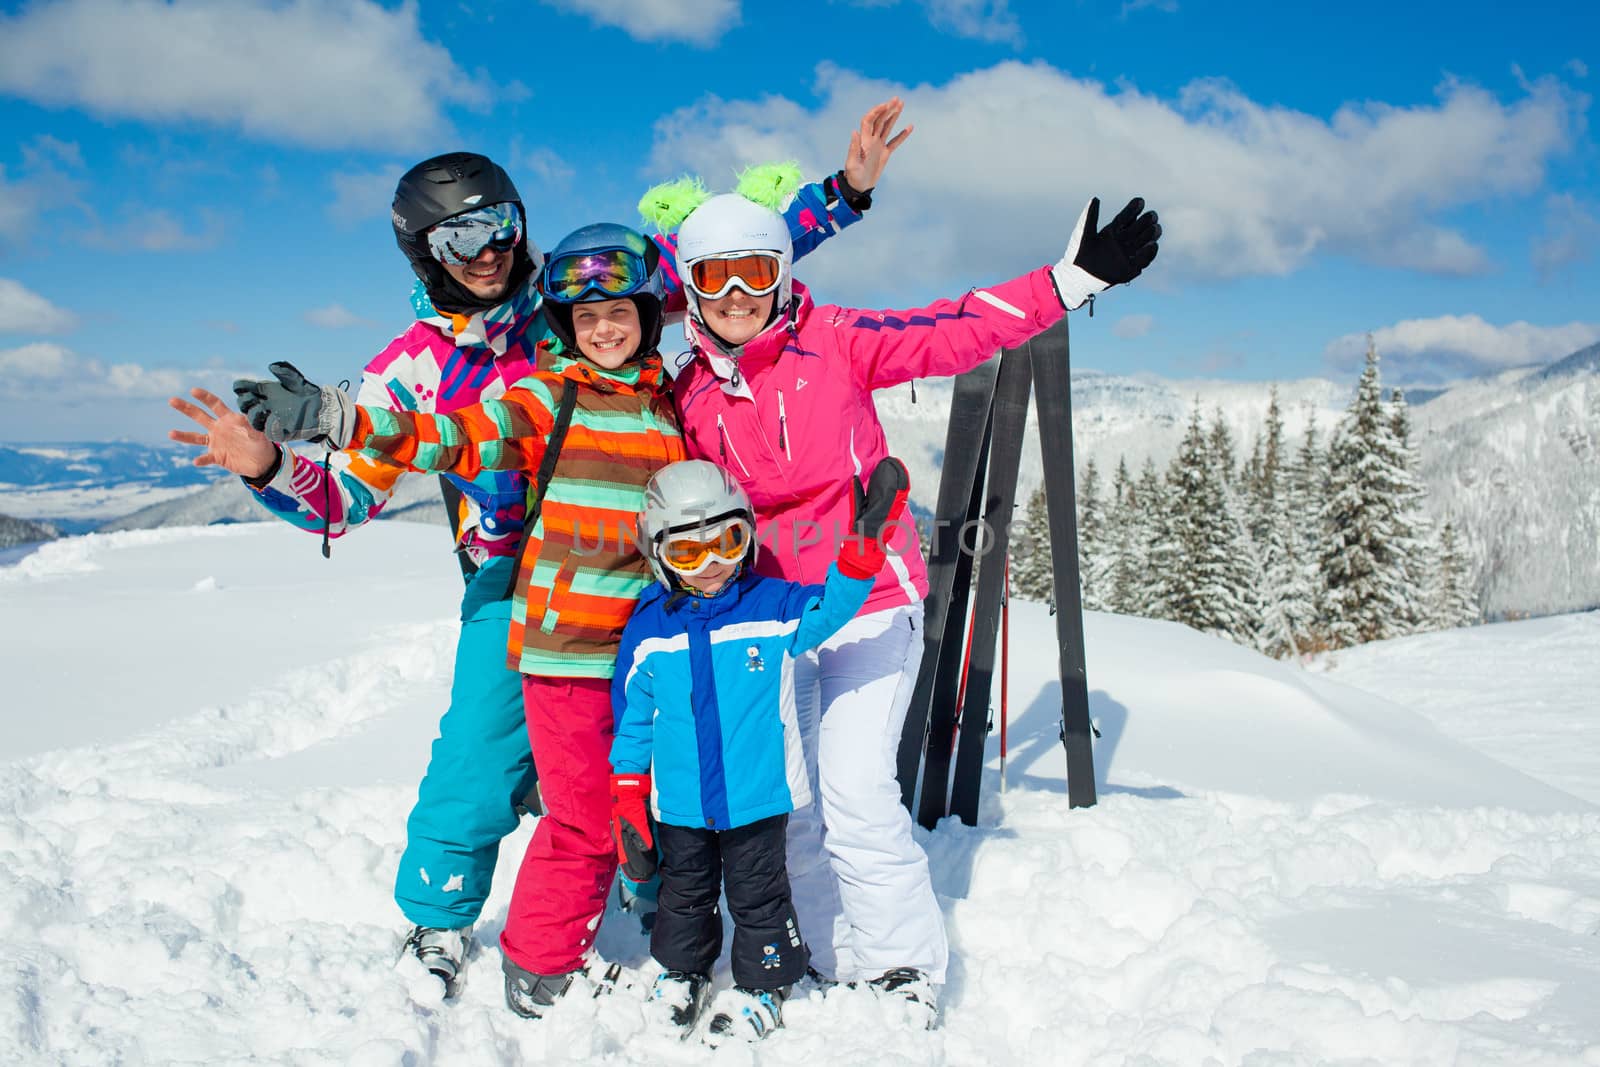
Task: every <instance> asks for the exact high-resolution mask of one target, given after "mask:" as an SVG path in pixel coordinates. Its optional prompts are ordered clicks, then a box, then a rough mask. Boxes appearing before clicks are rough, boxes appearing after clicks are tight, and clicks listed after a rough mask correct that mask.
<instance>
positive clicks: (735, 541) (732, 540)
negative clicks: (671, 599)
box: [656, 519, 751, 578]
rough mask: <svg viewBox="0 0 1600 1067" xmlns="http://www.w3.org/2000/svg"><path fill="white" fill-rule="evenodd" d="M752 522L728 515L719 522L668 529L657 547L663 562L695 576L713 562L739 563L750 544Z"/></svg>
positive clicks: (657, 554)
mask: <svg viewBox="0 0 1600 1067" xmlns="http://www.w3.org/2000/svg"><path fill="white" fill-rule="evenodd" d="M750 533H751V531H750V524H749V523H748V522H746V521H745V520H744V519H729V520H727V521H726V522H724V523H722V524H721V525H720V526H717V527H713V528H711V529H709V530H707V529H706V528H705V527H701V528H699V529H696V530H693V531H687V530H686V531H684V532H682V533H668V534H667V535H666V537H665V538H664V539H663V540H662V542H661V547H660V548H658V549H656V556H657V558H658V559H660V560H661V562H662V563H663V564H665V565H666V566H667V567H670V568H671V569H672V570H674V571H676V572H677V573H679V574H681V575H683V576H684V577H685V578H692V577H694V576H695V575H697V574H699V573H701V572H702V571H704V570H705V569H706V568H707V567H709V566H711V564H713V563H738V562H739V561H740V560H742V559H744V554H745V552H746V551H748V550H749V548H750Z"/></svg>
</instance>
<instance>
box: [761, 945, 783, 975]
mask: <svg viewBox="0 0 1600 1067" xmlns="http://www.w3.org/2000/svg"><path fill="white" fill-rule="evenodd" d="M761 966H762V967H763V968H765V969H766V970H769V971H775V970H777V969H778V968H779V967H782V966H783V956H782V955H780V954H779V952H778V946H777V945H762V946H761Z"/></svg>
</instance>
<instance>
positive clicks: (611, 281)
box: [543, 247, 650, 304]
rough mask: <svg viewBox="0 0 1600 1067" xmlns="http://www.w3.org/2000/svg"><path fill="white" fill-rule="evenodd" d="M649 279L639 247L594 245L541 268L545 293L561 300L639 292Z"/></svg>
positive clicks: (621, 295) (647, 269)
mask: <svg viewBox="0 0 1600 1067" xmlns="http://www.w3.org/2000/svg"><path fill="white" fill-rule="evenodd" d="M649 280H650V263H649V258H648V256H647V254H646V251H645V250H644V249H642V248H620V247H619V248H597V249H585V250H584V251H583V252H580V253H577V254H574V255H569V256H559V257H557V258H556V259H553V260H551V261H550V262H549V263H548V264H546V266H545V270H544V282H543V285H544V291H545V295H546V296H548V297H550V298H551V299H552V300H559V301H561V302H562V303H564V304H575V303H577V302H578V301H579V300H581V299H583V298H584V297H585V296H589V295H594V296H597V297H599V298H600V299H602V300H604V299H606V298H608V297H624V296H628V295H630V294H632V293H636V292H638V291H639V290H640V289H642V288H644V286H645V285H646V284H647V283H648V282H649Z"/></svg>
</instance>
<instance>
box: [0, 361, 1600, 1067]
mask: <svg viewBox="0 0 1600 1067" xmlns="http://www.w3.org/2000/svg"><path fill="white" fill-rule="evenodd" d="M919 392H920V390H919ZM304 548H305V536H304V535H303V534H299V533H298V532H296V531H293V530H289V529H287V528H285V527H281V526H278V525H268V524H253V525H247V526H246V525H240V526H224V527H210V528H206V529H198V530H197V529H168V530H158V531H143V532H134V533H121V534H114V535H105V536H92V537H78V538H68V539H65V540H62V541H58V542H53V543H50V544H47V545H45V546H42V547H41V548H39V549H38V550H37V551H35V552H33V553H32V554H31V555H29V556H27V557H26V558H25V559H23V560H22V561H21V562H20V563H17V564H14V565H12V566H9V567H0V590H3V592H0V638H3V640H0V669H3V671H4V674H5V677H6V678H7V680H8V687H7V695H8V705H7V706H8V708H9V714H8V715H7V717H6V720H7V721H6V726H7V730H6V734H5V737H6V742H5V746H6V747H5V749H4V751H3V758H4V760H5V762H3V763H0V864H3V866H4V868H5V869H6V870H7V872H8V877H7V878H6V879H4V880H0V934H3V935H4V937H5V943H6V944H7V946H8V957H7V958H8V963H7V965H6V966H4V967H0V1039H3V1040H4V1042H5V1047H6V1048H7V1059H8V1060H10V1061H13V1062H23V1063H73V1064H97V1063H113V1062H150V1061H160V1062H175V1063H217V1062H229V1063H236V1062H297V1063H330V1064H331V1063H362V1064H400V1063H415V1064H423V1063H434V1062H438V1063H474V1064H477V1063H521V1062H573V1063H577V1062H585V1063H587V1062H594V1063H618V1064H628V1065H636V1064H639V1063H657V1062H664V1063H698V1062H711V1061H712V1060H713V1059H715V1060H716V1061H718V1062H722V1061H732V1060H738V1061H739V1062H761V1063H771V1064H812V1063H815V1062H818V1061H819V1060H822V1061H826V1062H828V1063H830V1064H839V1065H851V1064H881V1063H886V1062H903V1063H907V1064H910V1063H951V1064H958V1063H959V1064H968V1063H1062V1064H1122V1063H1146V1064H1174V1065H1190V1064H1199V1063H1205V1062H1215V1063H1221V1064H1240V1063H1246V1062H1250V1063H1293V1064H1308V1065H1309V1064H1318V1063H1330V1062H1351V1063H1354V1062H1369V1063H1384V1064H1400V1063H1419V1064H1440V1065H1444V1064H1456V1063H1506V1062H1517V1063H1528V1064H1556V1063H1585V1062H1587V1063H1600V1021H1597V1016H1596V1015H1595V1013H1594V1011H1593V1005H1594V1003H1596V1002H1597V998H1600V955H1597V953H1596V952H1595V945H1596V933H1597V932H1600V811H1597V810H1596V809H1595V808H1594V807H1593V806H1591V804H1590V803H1589V802H1588V801H1593V800H1600V790H1597V789H1596V787H1594V786H1593V784H1592V783H1594V782H1595V781H1597V780H1600V778H1597V773H1596V772H1597V771H1600V730H1597V725H1600V724H1597V722H1596V719H1595V715H1596V709H1595V706H1594V700H1593V693H1594V692H1595V691H1597V688H1600V616H1596V615H1582V616H1569V617H1566V618H1562V619H1549V620H1540V621H1538V622H1533V623H1518V624H1505V625H1500V626H1491V627H1479V628H1475V629H1473V630H1470V631H1460V632H1455V633H1446V634H1433V635H1427V636H1426V637H1419V638H1409V639H1405V640H1403V641H1395V642H1389V643H1387V644H1384V645H1377V646H1369V647H1368V648H1365V649H1361V650H1354V651H1351V652H1344V653H1340V654H1339V657H1338V659H1337V661H1336V665H1335V666H1333V667H1332V669H1331V670H1326V671H1324V672H1321V673H1307V672H1304V671H1301V670H1299V669H1297V668H1295V667H1293V666H1290V665H1287V664H1282V663H1277V662H1274V661H1270V660H1266V659H1263V658H1262V657H1259V656H1257V655H1255V654H1254V653H1251V652H1248V651H1246V650H1243V649H1240V648H1237V647H1235V646H1232V645H1229V644H1227V643H1225V642H1222V641H1219V640H1216V639H1212V638H1207V637H1202V636H1200V635H1197V634H1195V633H1194V632H1192V631H1189V630H1187V629H1185V628H1183V627H1179V626H1176V625H1173V624H1170V623H1158V622H1149V621H1144V620H1134V619H1126V618H1119V617H1115V616H1105V615H1091V616H1090V617H1089V619H1088V676H1089V685H1090V689H1091V694H1092V696H1091V700H1092V710H1093V714H1094V717H1095V719H1096V721H1097V723H1098V725H1099V728H1100V730H1101V732H1102V735H1103V736H1102V737H1101V739H1100V740H1099V741H1098V742H1097V752H1096V760H1097V775H1098V778H1099V779H1100V781H1099V786H1100V794H1101V801H1100V803H1099V804H1098V805H1097V806H1096V807H1094V808H1090V809H1080V810H1077V811H1072V810H1069V809H1068V808H1067V806H1066V799H1065V783H1064V780H1063V774H1064V764H1065V760H1064V757H1063V755H1062V751H1061V747H1060V744H1059V742H1058V741H1057V740H1056V724H1057V722H1058V718H1057V709H1058V707H1059V692H1058V689H1057V687H1056V683H1055V681H1054V679H1053V678H1052V677H1051V674H1052V672H1053V671H1054V669H1055V668H1054V664H1055V661H1056V656H1055V651H1054V648H1053V644H1052V642H1053V628H1052V626H1051V624H1050V620H1049V619H1048V618H1047V617H1046V616H1045V613H1044V611H1043V609H1042V608H1040V607H1039V606H1037V605H1031V604H1026V603H1018V604H1017V605H1016V607H1015V615H1014V618H1013V622H1014V623H1015V625H1014V627H1013V642H1014V644H1013V648H1012V655H1011V663H1012V665H1013V673H1012V677H1011V705H1010V712H1011V714H1010V731H1009V742H1010V756H1009V761H1008V764H1009V765H1008V767H1007V785H1008V790H1007V792H1006V793H1005V794H1004V795H1001V794H1000V792H999V768H998V758H997V753H998V738H997V737H996V738H991V745H990V756H991V758H990V761H989V766H988V769H987V771H986V781H985V794H984V801H983V810H982V812H981V817H980V825H979V826H977V827H964V826H961V825H959V824H957V823H953V822H951V821H948V820H947V821H946V822H945V823H944V824H942V825H941V826H940V827H939V828H938V830H936V831H935V832H933V833H931V834H924V835H923V837H922V839H923V840H924V841H925V843H926V844H927V847H928V851H929V855H930V858H931V861H932V865H933V872H934V880H935V887H936V889H937V891H938V893H939V895H940V899H941V902H942V904H943V906H944V909H945V913H946V917H947V920H948V923H949V929H950V934H951V941H952V964H953V966H952V975H951V981H950V983H949V985H948V987H947V988H946V990H945V994H944V1010H943V1019H942V1025H941V1027H940V1029H938V1030H936V1031H933V1032H928V1033H924V1032H916V1031H913V1030H910V1029H908V1028H907V1023H906V1020H905V1018H904V1017H903V1016H899V1015H896V1014H895V1013H893V1012H892V1011H889V1010H887V1009H885V1008H883V1007H882V1006H880V1005H879V1004H878V1002H876V1001H874V1000H872V999H870V998H869V997H868V996H867V995H865V994H862V993H858V992H855V991H850V990H837V991H834V992H833V993H830V994H829V995H827V996H823V995H822V994H821V993H819V992H815V991H813V992H809V993H806V994H804V995H802V996H800V997H797V998H796V999H795V1000H794V1001H792V1002H791V1005H790V1007H789V1008H788V1009H786V1013H785V1014H786V1019H787V1023H788V1028H787V1029H786V1030H784V1031H782V1032H780V1033H779V1034H778V1035H776V1036H775V1037H774V1038H773V1039H772V1040H770V1041H769V1042H767V1043H766V1044H765V1045H764V1046H762V1047H761V1048H760V1049H759V1054H758V1055H757V1056H754V1057H752V1056H748V1055H746V1054H744V1053H741V1052H738V1051H735V1052H731V1053H721V1054H718V1055H717V1056H715V1057H713V1056H711V1055H710V1054H708V1053H707V1051H706V1050H705V1049H704V1048H702V1047H699V1046H696V1045H685V1044H682V1043H680V1042H677V1041H676V1040H673V1039H670V1038H666V1037H662V1036H657V1035H655V1034H652V1033H650V1032H647V1031H646V1029H645V1025H644V1016H643V1012H642V1011H641V1008H640V1005H639V1000H638V998H639V995H640V994H639V991H638V990H637V988H628V987H625V988H623V989H621V990H620V991H619V992H618V993H616V994H614V995H612V996H609V997H603V998H599V999H588V998H582V997H577V998H568V999H567V1000H565V1001H564V1002H563V1003H562V1004H561V1005H560V1007H559V1008H558V1010H557V1011H555V1012H554V1013H553V1014H552V1015H551V1017H549V1018H547V1019H545V1020H542V1021H539V1022H533V1023H530V1022H525V1021H522V1020H519V1019H517V1018H515V1017H513V1016H512V1015H511V1014H510V1013H509V1012H508V1011H507V1010H506V1009H505V1008H504V1006H503V1005H502V1003H501V995H500V983H499V968H498V962H499V952H498V948H497V947H496V942H495V935H496V934H497V933H498V930H499V926H500V924H501V922H502V921H503V916H504V910H505V905H506V899H507V894H508V892H509V888H510V879H511V876H512V874H513V871H514V866H515V862H516V859H517V857H518V856H519V855H520V852H521V849H522V847H523V846H524V844H525V843H526V839H527V832H528V831H527V825H528V824H527V823H525V824H524V829H523V830H522V831H521V832H520V833H519V834H518V835H517V836H515V837H513V838H511V839H509V840H508V841H507V843H506V844H505V846H504V847H503V848H502V865H501V870H500V872H499V874H500V877H499V878H498V879H497V884H496V889H495V892H494V894H493V895H492V896H491V898H490V901H489V906H488V909H487V912H486V916H485V919H484V921H483V923H482V924H480V927H479V934H480V940H481V942H482V945H481V948H480V950H479V952H478V955H477V958H476V959H474V961H473V962H472V964H471V968H470V971H469V975H470V981H469V983H468V986H467V988H466V991H465V993H464V995H463V996H462V998H461V999H460V1000H458V1001H454V1002H451V1003H449V1004H443V1003H440V1002H439V1001H438V1000H437V998H436V995H435V996H432V997H430V996H429V994H428V991H427V990H426V989H425V988H424V987H422V986H417V987H412V986H411V985H410V984H409V983H408V981H407V980H406V979H405V978H404V977H402V976H401V975H399V974H397V973H396V972H395V971H394V970H393V969H392V968H391V963H392V961H393V959H394V954H395V952H396V951H397V948H398V938H399V934H400V932H401V926H400V918H399V915H398V913H397V912H396V910H395V909H394V906H393V904H392V902H391V901H390V899H389V890H390V884H391V881H392V877H393V870H394V865H395V862H396V859H397V857H398V853H399V849H400V845H401V841H402V835H403V824H404V819H405V815H406V812H407V810H408V808H409V805H410V802H411V799H412V797H413V795H414V789H415V783H416V779H417V776H418V775H419V773H420V771H421V769H422V766H423V764H424V761H425V760H426V758H427V748H428V743H429V741H430V740H431V738H432V736H433V730H434V724H435V721H436V718H437V715H438V713H439V711H440V709H441V708H442V707H443V706H444V703H445V699H446V691H447V684H448V670H449V664H450V653H451V648H452V642H453V636H454V631H455V626H454V623H453V617H454V616H453V611H452V609H453V607H454V599H455V596H456V594H457V592H458V590H459V585H458V584H457V583H458V582H459V578H458V577H457V575H456V573H455V571H454V568H453V566H452V565H451V563H450V562H449V560H447V559H446V558H445V553H443V552H442V551H441V550H440V548H439V545H438V536H437V532H436V531H432V530H426V529H419V528H417V527H415V526H408V525H406V524H400V523H392V524H382V525H379V526H375V527H373V528H372V529H370V530H367V531H363V533H361V534H360V535H357V536H354V537H352V538H350V539H348V540H347V541H345V542H344V543H343V544H342V545H341V551H338V552H335V554H334V556H333V559H332V560H331V561H324V560H322V559H321V557H320V556H319V555H317V554H316V553H314V552H312V553H308V552H305V551H304ZM91 606H92V607H91ZM356 612H359V614H360V617H361V619H362V620H368V621H369V622H368V624H367V625H354V626H352V625H348V622H349V620H350V619H352V618H353V617H354V615H355V613H356ZM86 618H92V620H93V624H92V626H89V627H86V625H85V620H86ZM330 620H339V622H338V623H337V624H333V625H330ZM1467 665H1470V666H1471V668H1472V669H1471V670H1466V669H1463V668H1464V667H1466V666H1467ZM86 667H87V668H89V669H85V668H86ZM1519 700H1520V701H1522V703H1520V704H1519V703H1518V701H1519ZM1523 708H1526V709H1528V714H1527V715H1526V716H1523V715H1520V714H1518V712H1519V709H1523ZM1485 709H1506V712H1507V714H1508V715H1515V716H1516V718H1515V721H1507V719H1506V718H1505V717H1502V719H1501V721H1500V722H1499V723H1498V728H1497V729H1496V728H1494V726H1492V725H1491V719H1490V718H1489V715H1490V711H1488V710H1485ZM1430 720H1431V721H1430ZM1508 734H1510V735H1515V736H1513V737H1512V738H1511V739H1510V742H1509V743H1508V742H1507V741H1506V737H1507V735H1508ZM1534 736H1538V737H1540V738H1543V741H1542V742H1541V743H1539V744H1535V743H1531V738H1532V737H1534ZM1479 746H1482V747H1479ZM1485 748H1488V749H1489V750H1490V751H1489V752H1486V751H1484V749H1485ZM1557 749H1559V752H1557ZM1491 753H1492V754H1494V755H1499V754H1502V753H1505V754H1506V756H1507V759H1508V760H1511V761H1512V762H1514V763H1515V764H1516V765H1517V769H1515V770H1514V769H1512V768H1511V767H1509V766H1507V765H1505V764H1503V763H1499V762H1496V761H1495V759H1492V758H1491ZM1586 784H1587V791H1586V796H1587V800H1584V799H1579V798H1578V797H1576V796H1574V795H1573V794H1572V792H1570V791H1563V789H1562V788H1560V786H1562V785H1565V786H1567V788H1568V789H1569V790H1578V789H1580V788H1582V787H1584V786H1585V785H1586ZM599 945H600V949H601V951H602V952H603V953H604V954H605V955H606V956H607V957H608V958H610V959H613V960H616V961H618V962H621V963H623V964H624V966H625V972H624V978H625V983H627V984H629V985H632V986H637V985H638V984H639V983H644V982H647V981H648V980H649V978H650V977H651V976H652V975H653V972H652V970H651V967H650V964H649V961H648V958H647V943H646V941H645V939H644V938H643V937H642V936H641V935H640V934H639V932H638V930H637V926H636V925H635V924H633V923H632V922H631V921H630V918H629V917H628V916H625V915H619V914H613V915H611V916H609V918H608V919H607V922H606V925H605V926H604V927H602V930H601V934H600V938H599ZM718 979H719V981H720V982H726V981H728V977H727V975H726V973H725V972H723V973H721V974H719V976H718Z"/></svg>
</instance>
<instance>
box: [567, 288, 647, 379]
mask: <svg viewBox="0 0 1600 1067" xmlns="http://www.w3.org/2000/svg"><path fill="white" fill-rule="evenodd" d="M572 335H573V338H574V339H575V340H576V341H577V342H578V351H579V352H582V353H583V354H584V355H585V356H587V357H588V359H589V361H590V362H591V363H593V364H594V365H595V366H597V367H603V368H604V369H606V370H616V369H617V368H618V367H620V366H622V365H623V364H624V363H626V362H628V360H630V359H632V358H633V357H634V354H635V353H636V352H638V351H639V342H640V341H641V340H642V339H643V338H644V330H643V328H642V327H640V325H639V309H638V307H637V306H635V304H634V302H633V301H632V300H629V299H627V298H626V297H624V298H623V299H621V300H596V301H594V302H593V303H589V304H574V305H573V307H572Z"/></svg>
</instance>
